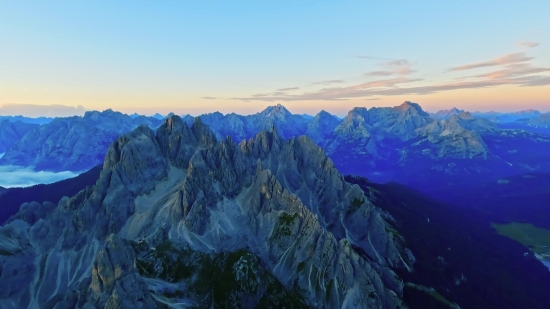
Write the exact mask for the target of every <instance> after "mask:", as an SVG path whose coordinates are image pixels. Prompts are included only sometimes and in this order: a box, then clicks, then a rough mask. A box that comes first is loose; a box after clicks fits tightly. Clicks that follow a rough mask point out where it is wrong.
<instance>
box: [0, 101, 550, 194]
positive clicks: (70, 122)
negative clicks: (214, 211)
mask: <svg viewBox="0 0 550 309" xmlns="http://www.w3.org/2000/svg"><path fill="white" fill-rule="evenodd" d="M478 114H479V113H477V114H475V113H474V114H472V113H469V112H465V111H463V110H459V109H456V108H454V109H451V110H447V111H440V112H438V113H435V114H429V113H427V112H425V111H424V110H423V109H422V108H421V107H420V105H418V104H416V103H412V102H404V103H403V104H401V105H400V106H396V107H392V108H389V107H384V108H370V109H367V108H364V107H358V108H354V109H352V110H351V111H350V112H349V113H348V115H347V116H346V117H345V118H343V119H340V118H337V117H336V116H334V115H331V114H329V113H327V112H325V111H321V112H319V113H318V114H317V115H315V116H314V117H304V116H303V115H297V114H292V113H290V112H289V111H288V110H287V109H286V108H285V107H284V106H282V105H280V104H279V105H275V106H270V107H268V108H266V109H265V110H264V111H262V112H259V113H256V114H252V115H237V114H235V113H231V114H226V115H224V114H221V113H219V112H215V113H210V114H204V115H201V116H199V117H200V118H201V120H202V121H203V123H205V124H206V125H208V126H209V127H210V129H211V130H212V132H213V133H214V135H215V136H216V138H217V139H218V140H222V139H224V138H225V137H226V136H229V137H231V138H232V140H233V141H234V142H240V141H242V140H247V139H250V138H252V137H253V136H255V135H256V134H257V133H259V132H261V131H262V130H269V129H270V128H271V127H274V128H275V129H276V131H277V132H278V134H279V135H280V137H282V138H290V137H295V136H301V135H306V136H308V137H310V138H311V139H312V140H313V141H314V142H315V143H316V144H318V145H319V146H321V147H322V148H323V149H324V150H325V151H326V153H327V155H328V156H329V157H330V158H331V159H332V160H333V162H334V163H335V165H336V167H337V168H338V169H339V170H340V171H341V172H343V173H349V172H354V173H356V174H359V175H362V176H366V177H368V178H369V179H373V180H377V181H399V182H402V183H405V184H409V185H414V186H416V187H417V188H420V187H423V186H431V185H441V186H445V185H452V184H454V183H456V182H457V181H462V179H464V177H462V176H465V175H466V176H468V177H484V178H486V179H493V178H499V177H504V176H508V175H513V174H522V173H525V172H530V171H541V172H544V171H548V170H550V159H548V156H547V154H548V153H549V152H550V135H546V134H544V133H545V131H544V130H545V129H544V128H535V124H537V125H538V126H539V127H543V126H544V123H545V121H546V119H547V118H548V117H547V114H541V113H539V112H537V111H524V112H519V113H516V114H515V115H520V116H518V117H524V116H525V115H530V116H533V117H534V118H532V119H531V120H529V123H528V124H523V123H521V122H518V121H516V122H513V123H502V122H495V121H491V120H490V119H487V118H490V117H482V116H479V115H478ZM476 115H478V116H476ZM499 115H502V114H499ZM506 115H509V114H506ZM534 115H538V116H536V117H535V116H534ZM158 117H159V118H160V117H162V116H160V115H158ZM193 119H194V117H192V116H190V115H185V116H183V117H182V120H183V121H184V122H185V123H186V124H187V125H188V126H190V125H191V124H192V123H193ZM161 122H162V120H159V119H157V118H156V117H145V116H138V115H132V116H128V115H125V114H122V113H118V112H114V111H112V110H107V111H104V112H87V113H86V114H85V115H84V116H83V117H69V118H57V119H55V120H54V121H52V122H50V123H48V124H44V125H41V126H39V127H35V128H33V129H32V130H30V131H28V132H27V133H26V134H24V136H23V137H21V138H20V140H19V141H17V142H14V144H13V145H12V146H11V147H10V148H9V149H7V150H6V153H5V155H4V156H3V157H2V158H1V159H0V165H20V166H33V167H35V169H37V170H53V171H61V170H71V171H83V170H87V169H89V168H91V167H93V166H95V165H97V164H100V163H101V162H102V160H103V158H104V154H105V151H106V149H107V147H108V145H109V143H110V142H112V141H114V140H115V139H116V138H117V137H118V136H120V135H121V134H123V133H127V132H130V131H131V130H133V129H134V128H136V127H137V126H139V125H141V124H147V125H149V126H151V127H152V128H155V127H156V126H158V125H160V123H161ZM533 130H535V131H536V130H538V131H536V133H535V132H533ZM0 134H1V133H0ZM15 139H17V138H16V137H14V138H12V140H15ZM37 141H38V142H37ZM419 175H420V177H419ZM435 179H437V180H436V181H434V180H435Z"/></svg>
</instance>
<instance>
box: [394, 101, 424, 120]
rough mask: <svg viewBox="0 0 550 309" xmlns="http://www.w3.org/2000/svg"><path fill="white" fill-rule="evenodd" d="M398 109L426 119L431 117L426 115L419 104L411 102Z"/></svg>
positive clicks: (404, 103)
mask: <svg viewBox="0 0 550 309" xmlns="http://www.w3.org/2000/svg"><path fill="white" fill-rule="evenodd" d="M396 109H398V110H400V111H408V112H412V113H414V114H417V115H420V116H424V117H427V116H429V114H428V113H426V112H425V111H424V110H423V109H422V107H421V106H420V104H418V103H413V102H410V101H405V102H403V104H401V105H399V106H397V107H396Z"/></svg>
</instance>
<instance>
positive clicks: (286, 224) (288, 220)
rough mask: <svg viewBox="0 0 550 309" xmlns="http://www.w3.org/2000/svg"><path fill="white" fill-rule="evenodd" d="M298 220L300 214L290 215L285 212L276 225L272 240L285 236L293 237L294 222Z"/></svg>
mask: <svg viewBox="0 0 550 309" xmlns="http://www.w3.org/2000/svg"><path fill="white" fill-rule="evenodd" d="M296 218H298V213H293V214H289V213H286V212H283V213H282V214H281V215H280V216H279V220H278V222H277V224H276V225H275V228H274V230H273V235H272V236H271V238H273V239H279V238H281V237H283V236H291V235H292V226H293V225H294V221H295V220H296Z"/></svg>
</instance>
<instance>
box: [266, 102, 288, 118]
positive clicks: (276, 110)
mask: <svg viewBox="0 0 550 309" xmlns="http://www.w3.org/2000/svg"><path fill="white" fill-rule="evenodd" d="M260 114H262V115H265V116H271V117H283V118H284V117H286V116H289V115H292V114H291V113H290V112H289V111H288V109H286V107H284V106H283V105H281V104H277V105H273V106H268V107H267V108H266V109H264V110H263V111H262V112H261V113H260Z"/></svg>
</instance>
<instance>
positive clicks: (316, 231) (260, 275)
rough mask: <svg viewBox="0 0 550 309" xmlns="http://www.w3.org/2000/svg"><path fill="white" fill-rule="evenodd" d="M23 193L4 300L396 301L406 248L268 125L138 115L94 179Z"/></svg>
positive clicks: (73, 303)
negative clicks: (241, 127)
mask: <svg viewBox="0 0 550 309" xmlns="http://www.w3.org/2000/svg"><path fill="white" fill-rule="evenodd" d="M31 206H32V205H30V204H24V205H22V206H21V209H20V211H19V212H18V213H17V214H16V215H14V216H12V217H11V218H10V219H9V220H8V222H7V223H6V224H5V225H4V226H2V227H0V268H1V269H2V272H1V273H0V308H37V307H40V308H75V307H76V308H162V307H166V308H182V307H191V308H406V305H405V304H404V303H403V301H402V293H403V282H402V280H401V279H400V278H399V277H398V276H397V275H396V274H395V273H394V271H393V270H392V269H396V268H399V269H408V268H409V267H410V266H411V263H412V261H413V260H414V259H413V258H412V255H411V254H410V252H408V251H407V249H405V248H403V247H402V245H401V244H400V243H399V242H398V241H397V240H396V239H395V238H394V236H393V234H392V233H391V232H390V228H389V226H388V224H387V222H386V221H385V219H384V217H385V216H383V213H382V212H381V211H380V210H379V209H378V208H375V207H374V206H373V204H372V203H371V202H370V201H369V199H368V198H367V197H366V196H365V195H364V193H363V191H362V190H361V189H360V188H359V187H358V186H357V185H350V184H349V183H347V182H346V181H345V180H344V178H343V177H342V176H341V175H340V174H339V172H338V171H337V170H336V168H335V166H334V164H333V163H332V161H331V160H330V159H329V158H327V156H326V155H325V152H324V151H323V150H322V149H321V148H320V147H318V146H317V145H316V144H315V143H314V142H313V141H311V140H310V139H309V138H307V137H304V136H302V137H293V138H290V139H283V138H281V137H280V136H279V134H277V132H276V128H275V127H272V128H271V129H270V130H269V131H262V132H260V133H259V134H257V135H256V136H255V137H254V138H250V139H248V140H245V141H242V142H240V143H239V144H236V143H234V142H233V140H232V139H231V138H225V139H223V140H221V141H217V139H216V136H215V134H214V133H213V132H212V131H210V130H209V128H208V127H207V126H206V125H205V124H204V123H203V122H202V121H201V119H200V118H196V119H194V121H193V123H192V125H191V126H188V125H187V124H186V123H184V121H183V120H182V119H181V118H180V117H178V116H171V117H169V118H167V119H165V120H164V122H163V124H162V125H161V126H160V127H159V128H158V129H157V130H156V132H154V131H152V130H151V129H150V128H149V127H147V126H145V125H142V126H139V127H138V128H136V129H135V130H133V131H132V132H130V133H128V134H125V135H122V136H121V137H119V138H118V139H116V141H115V142H113V143H112V144H111V145H110V147H109V149H108V151H107V155H106V156H105V160H104V165H103V170H102V171H101V176H100V177H99V179H98V180H97V182H96V184H95V185H93V186H89V187H87V188H86V189H85V190H82V191H81V192H79V193H78V194H76V195H75V196H73V197H70V198H64V199H62V200H61V201H60V202H59V204H57V205H54V204H52V203H48V202H45V203H44V204H43V205H42V206H41V207H36V205H35V206H32V207H31ZM38 209H40V211H38ZM45 210H47V211H45Z"/></svg>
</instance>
